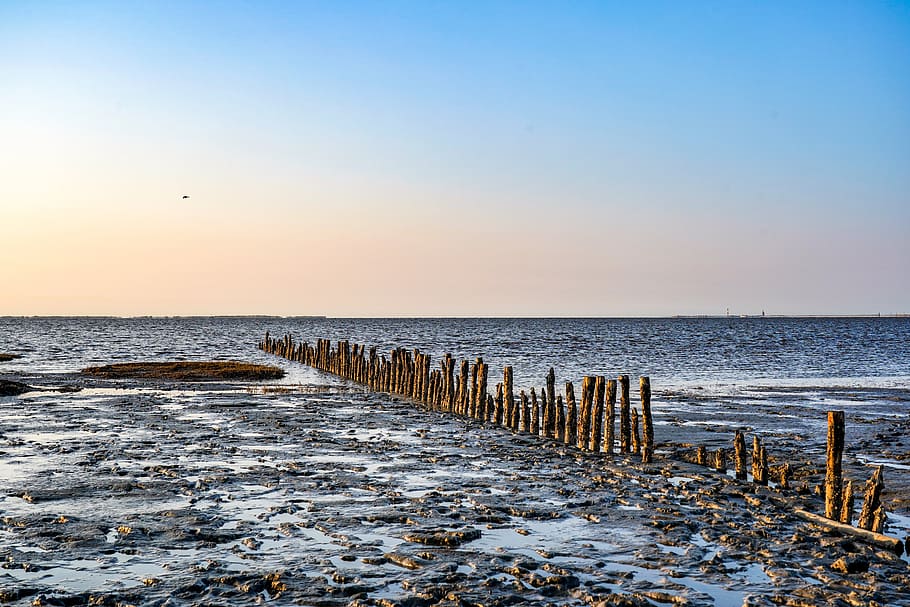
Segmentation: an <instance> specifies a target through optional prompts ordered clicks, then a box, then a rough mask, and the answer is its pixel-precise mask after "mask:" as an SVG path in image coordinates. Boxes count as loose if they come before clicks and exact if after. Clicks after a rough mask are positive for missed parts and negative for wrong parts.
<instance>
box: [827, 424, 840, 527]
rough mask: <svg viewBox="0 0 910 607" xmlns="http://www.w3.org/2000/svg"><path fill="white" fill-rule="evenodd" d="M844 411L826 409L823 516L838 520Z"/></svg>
mask: <svg viewBox="0 0 910 607" xmlns="http://www.w3.org/2000/svg"><path fill="white" fill-rule="evenodd" d="M843 454H844V412H843V411H828V448H827V460H826V466H825V516H826V517H828V518H830V519H832V520H840V514H841V510H843V499H842V497H841V495H842V491H843V484H844V479H843V472H842V468H841V462H842V460H843Z"/></svg>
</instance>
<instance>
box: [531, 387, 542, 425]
mask: <svg viewBox="0 0 910 607" xmlns="http://www.w3.org/2000/svg"><path fill="white" fill-rule="evenodd" d="M531 434H533V435H534V436H540V403H539V402H537V391H536V390H535V389H534V388H531Z"/></svg>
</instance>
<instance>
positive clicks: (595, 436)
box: [588, 375, 607, 451]
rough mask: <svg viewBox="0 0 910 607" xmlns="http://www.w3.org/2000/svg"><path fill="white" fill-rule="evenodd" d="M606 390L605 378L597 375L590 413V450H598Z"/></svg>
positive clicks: (601, 437)
mask: <svg viewBox="0 0 910 607" xmlns="http://www.w3.org/2000/svg"><path fill="white" fill-rule="evenodd" d="M606 391H607V378H606V377H604V376H603V375H598V376H597V377H596V378H595V380H594V411H593V413H592V414H591V441H590V443H589V444H588V449H590V450H591V451H600V443H601V441H602V440H603V425H604V397H605V396H606Z"/></svg>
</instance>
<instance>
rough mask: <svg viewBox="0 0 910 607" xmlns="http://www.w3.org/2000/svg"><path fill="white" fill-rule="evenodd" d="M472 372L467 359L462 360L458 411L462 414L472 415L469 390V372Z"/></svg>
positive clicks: (459, 374) (459, 373)
mask: <svg viewBox="0 0 910 607" xmlns="http://www.w3.org/2000/svg"><path fill="white" fill-rule="evenodd" d="M470 372H471V369H470V364H469V363H468V360H467V359H464V360H462V361H461V369H460V370H459V371H458V412H459V413H461V414H462V415H469V416H471V417H473V415H471V393H470V392H469V391H468V374H469V373H470Z"/></svg>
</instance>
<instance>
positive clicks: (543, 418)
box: [540, 389, 555, 438]
mask: <svg viewBox="0 0 910 607" xmlns="http://www.w3.org/2000/svg"><path fill="white" fill-rule="evenodd" d="M550 408H551V407H550V404H549V403H548V402H547V391H546V389H544V390H541V391H540V426H541V428H540V431H541V434H543V436H545V437H546V438H553V436H554V435H555V432H554V429H553V423H552V422H550Z"/></svg>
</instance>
